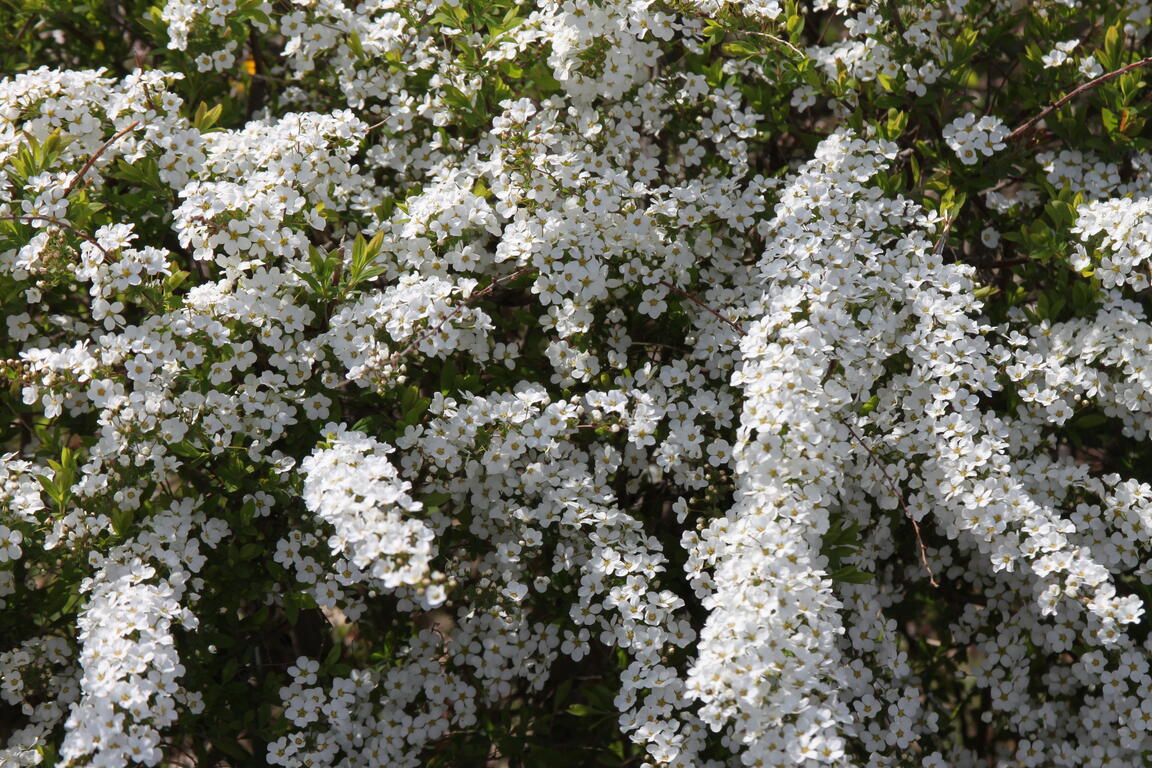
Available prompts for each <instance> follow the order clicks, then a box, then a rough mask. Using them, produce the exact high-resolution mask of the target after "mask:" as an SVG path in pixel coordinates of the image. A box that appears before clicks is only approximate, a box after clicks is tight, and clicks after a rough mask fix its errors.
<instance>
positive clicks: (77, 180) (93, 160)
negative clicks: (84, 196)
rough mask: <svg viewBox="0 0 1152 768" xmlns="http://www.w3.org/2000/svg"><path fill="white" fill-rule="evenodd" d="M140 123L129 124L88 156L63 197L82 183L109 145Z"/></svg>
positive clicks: (65, 197)
mask: <svg viewBox="0 0 1152 768" xmlns="http://www.w3.org/2000/svg"><path fill="white" fill-rule="evenodd" d="M138 125H140V121H139V120H137V121H135V122H134V123H132V124H131V125H129V126H128V127H127V128H125V129H124V130H122V131H120V132H119V133H118V134H116V135H115V136H113V137H112V138H110V139H108V141H106V142H104V143H103V144H102V145H101V146H100V149H98V150H96V151H95V152H93V153H92V156H91V157H89V158H88V162H86V163H84V167H83V168H81V169H80V172H79V173H78V174H76V177H75V178H74V179H72V182H71V183H70V184H69V185H68V186H67V188H65V190H64V194H63V195H62V196H61V199H67V197H68V195H70V194H72V190H73V189H75V188H76V185H77V184H79V183H80V180H81V179H83V178H84V174H86V173H88V171H89V170H91V168H92V166H93V165H95V164H96V161H97V160H99V159H100V155H102V154H104V153H105V152H106V151H108V147H110V146H112V145H113V144H115V143H116V142H117V141H119V139H120V137H121V136H123V135H124V134H126V133H128V132H129V131H131V130H132V129H133V128H135V127H136V126H138Z"/></svg>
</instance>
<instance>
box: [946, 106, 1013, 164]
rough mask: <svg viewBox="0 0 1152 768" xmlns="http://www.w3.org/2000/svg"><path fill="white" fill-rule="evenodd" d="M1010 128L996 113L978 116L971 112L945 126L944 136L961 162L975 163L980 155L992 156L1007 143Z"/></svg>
mask: <svg viewBox="0 0 1152 768" xmlns="http://www.w3.org/2000/svg"><path fill="white" fill-rule="evenodd" d="M1008 133H1009V131H1008V128H1007V127H1006V126H1005V125H1004V123H1003V121H1001V120H1000V119H999V118H998V117H996V116H995V115H984V116H983V117H980V118H977V117H976V115H974V114H973V113H971V112H969V113H968V114H966V115H964V116H963V117H958V118H956V119H955V120H953V121H952V122H951V123H949V124H948V125H946V126H944V132H943V134H942V135H943V137H944V140H945V141H946V142H948V146H949V147H951V148H952V151H953V152H955V153H956V156H957V157H959V158H960V162H962V163H964V165H975V164H976V163H977V162H979V160H980V156H981V155H983V156H984V157H992V155H994V154H996V153H997V152H999V151H1000V150H1002V149H1004V148H1005V147H1006V146H1008V145H1007V144H1005V143H1004V140H1005V139H1006V138H1008Z"/></svg>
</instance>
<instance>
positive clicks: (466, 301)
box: [387, 267, 532, 367]
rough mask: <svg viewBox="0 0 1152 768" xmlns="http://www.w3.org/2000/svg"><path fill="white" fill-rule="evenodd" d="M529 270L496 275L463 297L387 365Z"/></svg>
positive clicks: (398, 360) (393, 363) (524, 269)
mask: <svg viewBox="0 0 1152 768" xmlns="http://www.w3.org/2000/svg"><path fill="white" fill-rule="evenodd" d="M531 271H532V269H531V268H530V267H523V268H521V269H518V270H516V271H515V272H512V273H510V274H507V275H504V276H503V277H498V278H496V279H494V280H493V281H492V282H491V283H489V284H488V285H487V286H485V287H484V288H482V289H481V290H479V291H476V293H473V294H471V295H470V296H468V297H467V298H466V299H464V301H462V302H461V303H460V305H459V306H457V307H456V309H455V310H453V311H452V312H450V313H448V314H447V315H445V316H444V317H443V318H441V320H440V322H439V323H437V324H436V327H435V328H429V329H428V330H427V331H425V332H424V333H422V334H420V335H419V336H418V337H416V338H415V339H413V340H412V341H411V342H410V343H409V344H408V346H406V347H404V349H402V350H400V351H399V352H397V353H396V354H394V355H392V357H390V358H388V362H387V365H388V367H391V366H393V365H395V364H396V363H398V362H400V360H402V359H403V358H405V357H407V356H408V355H409V354H411V352H412V350H414V349H416V348H417V347H419V346H420V345H421V344H423V343H424V340H425V339H428V338H431V337H432V336H435V335H436V334H437V333H439V332H440V329H441V328H443V327H444V326H445V324H447V323H448V322H449V321H450V320H455V319H456V318H457V317H459V316H460V313H461V312H463V311H464V307H466V306H468V305H469V304H470V303H472V302H473V301H475V300H476V299H479V298H480V297H482V296H487V295H488V294H490V293H492V291H494V290H496V286H498V285H500V284H501V283H506V282H508V281H509V280H515V279H516V278H518V277H521V276H523V275H526V274H528V273H529V272H531Z"/></svg>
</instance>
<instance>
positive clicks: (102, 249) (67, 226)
mask: <svg viewBox="0 0 1152 768" xmlns="http://www.w3.org/2000/svg"><path fill="white" fill-rule="evenodd" d="M0 221H21V222H24V223H28V222H32V221H46V222H48V223H49V224H55V225H56V226H58V227H60V228H61V229H66V230H68V231H69V232H71V233H72V234H74V235H76V236H77V237H80V238H83V239H84V240H87V241H88V242H90V243H92V245H94V246H96V247H97V248H99V249H100V252H101V253H103V254H104V255H105V256H107V255H108V249H107V248H105V247H104V246H102V245H100V243H99V242H98V241H97V240H96V238H94V237H92V235H90V234H88V233H87V232H81V231H80V230H79V229H76V227H74V226H73V225H72V224H71V223H70V222H67V221H65V220H64V219H58V218H56V217H55V216H36V215H32V214H25V215H22V216H0Z"/></svg>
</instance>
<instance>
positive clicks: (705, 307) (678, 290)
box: [656, 280, 747, 336]
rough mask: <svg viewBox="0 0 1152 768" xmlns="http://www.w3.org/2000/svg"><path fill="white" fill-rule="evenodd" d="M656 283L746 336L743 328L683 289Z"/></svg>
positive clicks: (662, 281)
mask: <svg viewBox="0 0 1152 768" xmlns="http://www.w3.org/2000/svg"><path fill="white" fill-rule="evenodd" d="M656 282H657V283H658V284H659V285H662V286H664V287H665V288H667V289H668V290H670V291H675V292H676V293H678V294H680V295H681V296H683V297H684V298H686V299H688V301H690V302H692V303H693V304H695V305H696V306H698V307H700V308H701V309H703V310H704V311H706V312H710V313H712V315H713V316H715V317H717V318H719V319H720V320H722V321H724V322H725V323H727V324H728V325H730V326H732V327H733V328H734V329H736V332H737V333H739V334H740V335H741V336H746V335H747V334H746V333H745V332H744V329H743V328H741V327H740V326H739V325H737V324H736V323H734V322H732V321H731V320H729V319H728V318H726V317H724V315H722V314H720V313H719V312H717V311H716V310H714V309H712V307H710V306H708V305H707V304H705V303H704V302H702V301H700V299H698V298H696V297H695V296H693V295H692V294H690V293H688V291H685V290H684V289H682V288H677V287H676V286H674V285H672V283H669V282H667V281H665V280H657V281H656Z"/></svg>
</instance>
